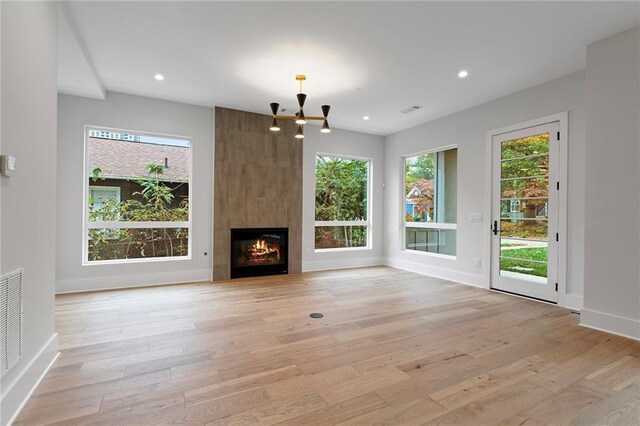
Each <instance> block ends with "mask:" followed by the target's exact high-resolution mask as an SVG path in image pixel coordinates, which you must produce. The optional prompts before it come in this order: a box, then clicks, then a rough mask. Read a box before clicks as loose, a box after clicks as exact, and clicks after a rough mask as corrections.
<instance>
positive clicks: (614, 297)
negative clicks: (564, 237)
mask: <svg viewBox="0 0 640 426" xmlns="http://www.w3.org/2000/svg"><path fill="white" fill-rule="evenodd" d="M586 83H587V84H586V87H587V92H586V94H587V147H586V168H587V174H586V188H587V192H586V203H585V211H586V219H585V228H584V233H585V238H586V241H585V283H584V308H585V309H584V310H583V312H582V318H581V321H582V323H583V324H585V325H589V326H592V327H597V328H604V329H607V330H613V331H616V332H618V333H621V334H625V335H628V336H633V337H635V338H640V270H639V269H638V267H639V266H638V265H639V262H638V260H639V259H640V225H639V224H640V128H639V126H640V27H639V28H635V29H633V30H630V31H626V32H624V33H621V34H619V35H616V36H613V37H610V38H608V39H605V40H602V41H599V42H597V43H594V44H592V45H590V46H589V47H588V49H587V75H586Z"/></svg>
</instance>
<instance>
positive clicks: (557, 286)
mask: <svg viewBox="0 0 640 426" xmlns="http://www.w3.org/2000/svg"><path fill="white" fill-rule="evenodd" d="M556 291H558V283H556Z"/></svg>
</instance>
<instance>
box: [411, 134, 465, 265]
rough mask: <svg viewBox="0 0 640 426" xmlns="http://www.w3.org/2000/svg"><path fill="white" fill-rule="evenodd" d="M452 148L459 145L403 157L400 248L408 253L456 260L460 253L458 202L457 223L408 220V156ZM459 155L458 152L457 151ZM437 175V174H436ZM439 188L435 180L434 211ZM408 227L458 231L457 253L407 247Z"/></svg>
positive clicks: (434, 152)
mask: <svg viewBox="0 0 640 426" xmlns="http://www.w3.org/2000/svg"><path fill="white" fill-rule="evenodd" d="M451 149H456V150H457V149H458V145H446V146H442V147H438V148H434V149H428V150H425V151H419V152H415V153H412V154H407V155H404V156H403V157H402V158H401V163H402V164H401V170H402V179H400V180H401V185H402V186H401V191H400V195H401V197H402V198H401V201H400V204H401V211H400V221H401V225H400V226H401V228H402V232H401V234H402V238H401V239H400V244H401V247H400V250H401V251H405V252H408V253H415V254H419V255H424V256H431V257H441V258H444V259H451V260H455V259H456V258H457V255H458V232H457V229H458V211H457V209H458V207H457V206H458V203H456V223H437V222H407V221H406V213H407V211H406V208H407V207H406V202H407V192H406V191H407V190H406V188H407V158H413V157H417V156H419V155H425V154H437V153H439V152H443V151H448V150H451ZM456 156H457V153H456ZM434 173H437V170H435V171H434ZM434 176H435V174H434ZM456 186H457V176H456ZM437 191H438V188H436V187H435V182H434V211H435V209H436V208H437V205H436V200H435V198H436V194H437ZM457 194H458V191H456V197H457ZM407 228H423V229H452V230H455V231H456V255H450V254H442V253H431V252H427V251H420V250H412V249H408V248H407Z"/></svg>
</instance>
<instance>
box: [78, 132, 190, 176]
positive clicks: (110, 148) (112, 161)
mask: <svg viewBox="0 0 640 426" xmlns="http://www.w3.org/2000/svg"><path fill="white" fill-rule="evenodd" d="M165 158H166V159H167V164H168V165H169V167H168V168H166V169H165V170H164V173H163V174H162V176H161V180H163V181H170V182H188V181H189V148H187V147H182V146H172V145H161V144H153V143H144V142H130V141H123V140H113V139H100V138H89V172H91V171H92V170H94V169H95V168H96V167H99V168H100V169H101V170H102V172H101V173H100V175H101V176H102V177H104V178H111V179H137V178H144V177H147V176H148V173H147V169H146V165H147V164H148V163H153V164H160V165H164V164H165Z"/></svg>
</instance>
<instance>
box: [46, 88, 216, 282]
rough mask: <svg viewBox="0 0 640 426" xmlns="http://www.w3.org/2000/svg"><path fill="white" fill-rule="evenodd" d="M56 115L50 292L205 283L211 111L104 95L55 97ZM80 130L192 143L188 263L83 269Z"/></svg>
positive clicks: (208, 248)
mask: <svg viewBox="0 0 640 426" xmlns="http://www.w3.org/2000/svg"><path fill="white" fill-rule="evenodd" d="M58 114H59V120H58V123H59V126H58V175H57V177H58V198H57V217H58V220H57V226H56V229H57V232H58V240H57V246H56V253H57V263H56V266H57V268H56V290H57V291H58V292H68V291H80V290H95V289H102V288H113V287H129V286H134V285H151V284H163V283H173V282H187V281H202V280H209V279H210V278H211V264H212V263H211V249H212V234H213V231H212V226H211V215H212V180H213V176H212V175H213V172H212V158H213V142H212V141H213V109H211V108H204V107H199V106H193V105H186V104H181V103H176V102H168V101H162V100H157V99H150V98H144V97H139V96H132V95H124V94H121V93H113V92H108V93H107V99H106V100H104V101H102V100H95V99H88V98H80V97H76V96H68V95H59V97H58ZM85 125H91V126H103V127H110V128H116V129H125V130H133V131H141V132H150V133H160V134H169V135H177V136H188V137H191V138H192V157H193V163H192V172H191V173H192V182H191V186H192V200H190V206H191V209H192V215H193V217H192V220H193V225H192V231H193V235H192V237H193V242H192V258H191V260H171V261H161V262H147V263H128V264H110V265H90V266H82V238H83V235H82V234H83V230H82V214H83V211H82V205H83V202H84V201H83V200H84V194H83V186H82V185H83V146H84V126H85ZM204 252H207V256H204V255H203V253H204Z"/></svg>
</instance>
